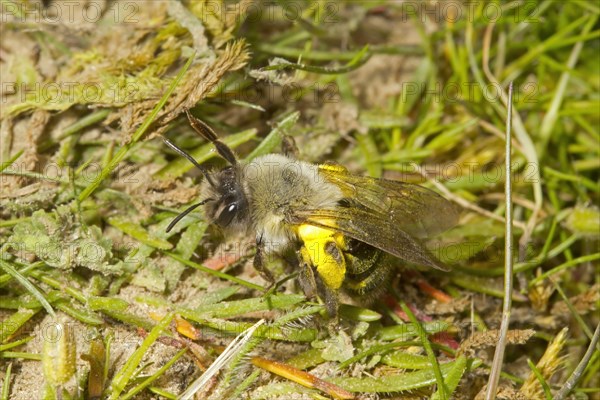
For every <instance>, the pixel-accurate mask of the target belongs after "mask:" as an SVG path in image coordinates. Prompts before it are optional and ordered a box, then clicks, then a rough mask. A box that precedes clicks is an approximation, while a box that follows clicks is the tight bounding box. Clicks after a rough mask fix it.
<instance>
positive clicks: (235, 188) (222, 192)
mask: <svg viewBox="0 0 600 400" xmlns="http://www.w3.org/2000/svg"><path fill="white" fill-rule="evenodd" d="M185 112H186V114H187V117H188V120H189V121H190V125H191V126H192V128H194V130H195V131H196V132H197V133H198V134H199V135H200V136H202V137H203V138H205V139H207V140H209V141H210V142H211V143H212V144H213V145H214V146H215V148H216V150H217V152H218V153H219V155H220V156H221V157H223V158H224V159H225V161H227V162H228V163H229V164H230V165H231V166H229V167H226V168H224V169H222V170H220V171H218V172H215V173H209V172H208V171H207V170H206V168H204V167H203V166H202V165H200V164H198V162H197V161H196V160H195V159H194V158H193V157H192V156H191V155H189V154H188V153H186V152H185V151H183V150H181V149H180V148H179V147H177V146H176V145H175V144H173V143H172V142H171V141H169V140H168V139H164V141H165V143H166V144H167V145H168V146H169V147H170V148H171V149H173V150H174V151H176V152H177V153H179V154H180V155H182V156H184V157H185V158H187V159H188V160H189V161H190V162H191V163H192V164H194V165H195V166H196V168H198V169H199V170H200V172H202V174H203V175H204V177H205V178H206V183H207V184H208V189H207V190H206V191H204V192H206V193H207V194H208V197H207V198H205V200H203V201H201V202H199V203H196V204H194V205H192V206H190V207H188V208H187V209H186V210H185V211H183V212H182V213H181V214H179V215H178V216H177V217H175V219H174V220H173V221H172V222H171V223H170V224H169V226H168V227H167V232H168V231H170V230H171V229H172V228H173V227H174V226H175V224H177V222H179V221H180V220H181V219H182V218H183V217H185V216H186V215H187V214H189V213H190V212H192V211H193V210H195V209H196V208H197V207H199V206H201V205H205V211H206V216H207V217H208V218H209V219H210V220H211V221H212V222H214V223H215V224H217V225H218V226H220V227H221V228H228V227H232V226H234V225H239V224H240V223H242V222H243V221H244V218H247V215H248V200H247V199H246V195H245V194H244V190H243V186H242V183H241V182H240V180H239V175H240V174H239V170H240V169H239V164H238V161H237V158H236V157H235V154H234V153H233V151H232V150H231V149H230V148H229V147H228V146H227V145H226V144H225V143H223V142H221V141H220V140H219V139H218V137H217V134H216V133H215V132H214V131H213V130H212V128H211V127H209V126H208V125H206V124H205V123H204V122H203V121H201V120H199V119H197V118H196V117H194V116H193V115H192V114H191V113H190V112H189V111H188V110H185Z"/></svg>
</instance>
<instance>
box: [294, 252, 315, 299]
mask: <svg viewBox="0 0 600 400" xmlns="http://www.w3.org/2000/svg"><path fill="white" fill-rule="evenodd" d="M297 254H298V259H299V260H300V263H299V264H300V265H299V270H300V273H299V274H298V283H300V287H301V288H302V291H303V292H304V295H305V296H306V297H307V298H308V299H313V298H314V297H315V295H316V291H317V282H316V281H315V273H314V271H313V269H312V266H311V265H310V263H308V262H306V261H304V260H302V258H301V255H300V253H299V252H298V253H297Z"/></svg>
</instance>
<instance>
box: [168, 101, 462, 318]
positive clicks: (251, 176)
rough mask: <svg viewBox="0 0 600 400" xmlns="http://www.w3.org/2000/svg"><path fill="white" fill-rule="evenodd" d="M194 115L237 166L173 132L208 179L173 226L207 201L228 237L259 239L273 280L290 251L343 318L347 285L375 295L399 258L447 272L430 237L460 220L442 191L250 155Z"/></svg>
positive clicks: (195, 123)
mask: <svg viewBox="0 0 600 400" xmlns="http://www.w3.org/2000/svg"><path fill="white" fill-rule="evenodd" d="M186 113H187V117H188V119H189V121H190V124H191V126H192V127H193V128H194V130H195V131H196V132H198V133H199V134H200V135H201V136H202V137H203V138H205V139H206V140H208V141H210V142H211V143H212V144H213V145H214V146H215V148H216V150H217V152H218V154H219V155H220V156H221V157H223V158H224V159H225V161H227V162H228V163H229V164H230V165H229V166H227V167H226V168H224V169H221V170H217V171H208V170H207V169H206V168H205V167H203V166H201V165H199V164H198V163H197V162H196V160H194V159H193V158H192V157H191V156H190V155H189V154H187V153H186V152H185V151H183V150H181V149H180V148H178V147H177V146H176V145H175V144H173V143H172V142H170V141H169V140H168V139H165V143H166V144H167V145H168V146H169V147H170V148H172V149H173V150H174V151H176V152H177V153H179V154H181V155H182V156H184V157H186V158H187V159H188V160H189V161H190V162H192V163H193V164H194V165H195V166H196V167H197V168H198V169H199V170H200V171H201V172H202V174H203V175H204V177H205V180H204V182H203V183H202V185H201V193H202V197H203V200H202V201H201V202H200V203H197V204H194V205H192V206H191V207H189V208H188V209H186V210H185V211H183V212H182V213H181V214H179V215H178V216H177V217H176V218H175V219H174V220H173V221H172V222H171V224H170V225H169V227H168V228H167V230H170V229H171V228H173V226H174V225H175V224H176V223H177V222H178V221H179V220H181V219H182V218H183V217H184V216H186V215H187V214H189V213H190V212H191V211H192V210H194V209H195V208H197V207H199V206H201V205H204V208H205V216H206V217H207V218H208V219H209V220H210V221H211V222H212V223H215V224H216V225H218V226H219V227H220V228H222V229H223V230H224V231H225V234H227V232H231V231H238V232H240V231H241V232H244V233H247V234H249V235H254V236H255V237H256V255H255V256H254V268H255V269H256V270H257V271H258V272H259V273H260V274H261V276H262V277H263V278H265V279H266V280H267V281H269V282H270V283H273V282H274V279H273V276H272V274H271V272H270V271H269V270H268V269H267V268H266V265H265V257H266V256H268V255H270V254H275V255H278V256H281V257H283V258H284V259H285V260H286V261H287V262H288V263H290V264H291V265H292V266H293V267H295V268H297V269H298V272H299V274H298V279H299V283H300V286H301V287H302V289H303V291H304V293H305V294H306V296H307V297H308V298H313V297H314V296H315V295H317V296H318V297H319V298H320V299H321V300H322V301H323V302H324V303H325V307H326V309H327V312H328V314H329V316H330V317H332V318H336V317H337V312H338V293H339V291H340V290H341V289H346V290H348V291H350V292H353V293H356V294H358V295H366V294H368V293H370V292H372V291H373V290H374V289H377V288H381V287H384V286H385V285H384V284H385V283H386V280H388V278H389V276H390V272H391V271H392V265H393V257H397V258H400V259H402V260H404V261H408V262H410V263H413V264H418V265H424V266H429V267H433V268H437V269H441V270H447V267H446V266H445V265H444V264H443V263H441V262H440V261H439V260H437V259H436V258H435V257H433V256H432V255H431V253H430V252H429V251H428V250H427V249H426V248H425V247H424V246H423V244H422V243H421V242H420V239H423V238H425V237H428V236H432V235H435V234H437V233H440V232H442V231H444V230H446V229H449V228H450V227H452V226H453V225H454V224H455V223H456V221H457V219H458V214H459V212H458V208H457V207H456V206H455V205H454V204H453V203H450V202H449V201H447V200H446V199H444V198H443V197H441V196H440V195H438V194H437V193H435V192H433V191H431V190H429V189H426V188H424V187H422V186H419V185H414V184H409V183H404V182H398V181H391V180H386V179H376V178H371V177H365V176H359V175H354V174H351V173H350V172H348V171H347V170H346V169H345V168H343V167H341V166H339V165H337V164H321V165H315V164H310V163H307V162H304V161H299V160H297V159H296V158H295V157H294V156H292V155H288V154H286V155H283V154H267V155H264V156H260V157H257V158H255V159H254V160H252V161H251V162H241V161H240V160H238V159H237V157H236V156H235V154H234V153H233V151H232V150H231V149H230V148H229V147H227V145H225V144H224V143H223V142H221V141H220V140H219V139H218V137H217V135H216V134H215V132H214V131H213V130H212V129H211V128H210V127H209V126H208V125H206V124H205V123H204V122H203V121H201V120H199V119H197V118H195V117H194V116H193V115H192V114H191V113H190V112H189V111H187V110H186ZM392 256H393V257H392Z"/></svg>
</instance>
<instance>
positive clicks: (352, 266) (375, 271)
mask: <svg viewBox="0 0 600 400" xmlns="http://www.w3.org/2000/svg"><path fill="white" fill-rule="evenodd" d="M348 247H349V249H348V251H346V252H345V254H344V256H345V258H346V265H347V272H346V279H345V280H344V287H345V288H346V289H348V290H349V291H351V292H353V293H355V294H357V295H359V296H365V295H370V294H373V292H376V291H379V290H381V289H384V288H385V286H386V282H387V281H388V277H389V276H390V273H391V271H392V266H391V264H390V260H389V258H390V257H388V256H387V254H385V253H384V252H382V251H381V250H379V249H376V248H375V247H373V246H370V245H368V244H366V243H363V242H356V241H353V243H351V245H350V246H348Z"/></svg>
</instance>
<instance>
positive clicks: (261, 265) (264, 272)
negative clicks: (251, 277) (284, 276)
mask: <svg viewBox="0 0 600 400" xmlns="http://www.w3.org/2000/svg"><path fill="white" fill-rule="evenodd" d="M253 265H254V269H255V270H257V271H258V274H259V275H260V276H261V277H262V278H263V279H264V280H265V281H267V282H269V288H271V287H272V286H273V285H274V284H275V278H273V274H272V273H271V271H269V270H268V269H267V267H266V266H265V251H264V243H263V241H262V235H261V236H260V237H258V238H257V239H256V254H255V255H254V262H253Z"/></svg>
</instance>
